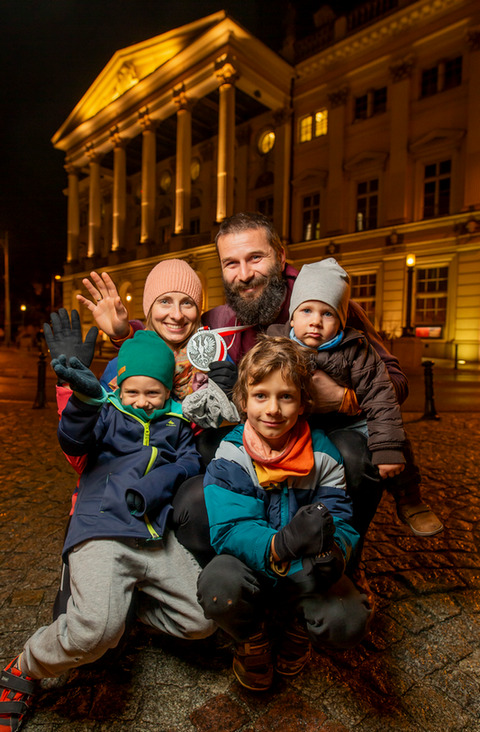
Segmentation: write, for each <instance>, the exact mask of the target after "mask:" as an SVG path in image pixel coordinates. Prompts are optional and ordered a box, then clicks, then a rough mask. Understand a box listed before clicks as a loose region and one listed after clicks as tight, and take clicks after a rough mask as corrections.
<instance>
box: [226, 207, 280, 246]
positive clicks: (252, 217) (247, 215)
mask: <svg viewBox="0 0 480 732" xmlns="http://www.w3.org/2000/svg"><path fill="white" fill-rule="evenodd" d="M248 229H264V231H265V236H266V237H267V242H268V243H269V244H270V246H271V247H272V249H273V250H274V252H275V254H276V255H277V257H279V256H280V255H281V254H282V252H284V251H285V247H284V246H283V244H282V241H281V239H280V237H279V235H278V234H277V232H276V230H275V229H274V227H273V224H272V222H271V221H270V219H267V217H266V216H264V215H263V214H260V213H252V212H248V211H247V212H243V213H237V214H233V216H229V217H228V218H227V219H224V220H223V221H222V223H221V224H220V228H219V230H218V233H217V236H216V237H215V244H216V246H217V251H218V240H219V238H220V237H221V236H225V235H226V234H239V233H240V232H241V231H248Z"/></svg>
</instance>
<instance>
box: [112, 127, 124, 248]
mask: <svg viewBox="0 0 480 732" xmlns="http://www.w3.org/2000/svg"><path fill="white" fill-rule="evenodd" d="M111 137H112V141H113V144H114V148H113V211H112V218H113V221H112V252H115V251H117V250H118V249H123V248H124V246H125V221H126V217H127V156H126V152H125V143H124V142H123V141H122V139H121V138H120V137H119V135H118V133H117V132H113V133H112V135H111Z"/></svg>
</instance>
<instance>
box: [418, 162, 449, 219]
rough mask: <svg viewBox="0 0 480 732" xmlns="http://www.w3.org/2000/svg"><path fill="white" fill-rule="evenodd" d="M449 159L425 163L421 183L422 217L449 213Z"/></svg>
mask: <svg viewBox="0 0 480 732" xmlns="http://www.w3.org/2000/svg"><path fill="white" fill-rule="evenodd" d="M450 188H451V161H450V160H443V161H442V162H440V163H430V164H429V165H425V179H424V184H423V218H424V219H430V218H435V217H436V216H446V215H448V214H449V213H450Z"/></svg>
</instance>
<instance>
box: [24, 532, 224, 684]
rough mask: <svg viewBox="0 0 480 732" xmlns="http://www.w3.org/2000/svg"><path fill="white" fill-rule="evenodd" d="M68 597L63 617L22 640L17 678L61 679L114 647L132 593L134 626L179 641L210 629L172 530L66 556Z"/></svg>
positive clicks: (101, 543)
mask: <svg viewBox="0 0 480 732" xmlns="http://www.w3.org/2000/svg"><path fill="white" fill-rule="evenodd" d="M69 566H70V583H71V590H72V594H71V597H70V598H69V600H68V604H67V610H66V612H65V613H63V614H62V615H59V616H58V618H57V619H56V620H55V621H54V622H53V623H52V624H51V625H48V626H44V627H42V628H39V629H38V630H37V631H36V632H35V633H34V634H33V635H32V636H31V638H30V639H29V640H28V641H27V643H26V644H25V647H24V650H23V656H22V671H23V672H24V673H26V674H27V675H28V676H31V677H32V678H34V679H41V678H47V677H51V676H59V675H60V674H62V673H64V672H65V671H67V670H69V669H71V668H74V667H77V666H81V665H82V664H85V663H91V662H93V661H95V660H97V659H98V658H100V657H101V656H103V654H104V653H105V652H106V651H107V650H108V649H109V648H114V647H115V646H116V645H117V644H118V642H119V641H120V638H121V637H122V635H123V633H124V630H125V620H126V617H127V613H128V610H129V607H130V603H131V600H132V594H133V590H134V588H135V587H137V589H138V590H140V592H139V593H138V605H137V608H136V612H137V617H138V619H139V620H140V621H141V622H143V623H146V624H147V625H150V626H152V627H154V628H157V629H158V630H161V631H163V632H165V633H168V634H169V635H174V636H177V637H179V638H204V637H206V636H208V635H210V634H211V633H213V632H214V630H215V625H214V623H213V622H212V621H210V620H206V619H205V617H204V615H203V611H202V608H201V607H200V605H199V604H198V602H197V600H196V587H197V578H198V574H199V572H200V567H199V566H198V564H197V562H196V560H195V559H194V558H193V556H192V555H191V554H190V553H189V552H188V551H187V550H186V549H185V548H184V547H183V546H182V545H181V544H179V542H178V541H177V539H176V537H175V534H174V533H173V532H172V531H168V532H166V533H165V535H164V537H163V540H162V541H158V542H149V543H147V544H146V545H143V546H136V542H135V540H126V541H117V540H114V539H98V540H96V539H94V540H90V541H85V542H83V543H82V544H79V545H78V546H76V547H75V548H74V549H73V550H72V551H71V552H70V554H69Z"/></svg>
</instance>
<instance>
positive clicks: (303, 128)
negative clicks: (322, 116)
mask: <svg viewBox="0 0 480 732" xmlns="http://www.w3.org/2000/svg"><path fill="white" fill-rule="evenodd" d="M312 122H313V119H312V115H311V114H308V115H307V116H306V117H302V119H301V120H300V135H299V138H300V142H309V141H310V140H311V139H312Z"/></svg>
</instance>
